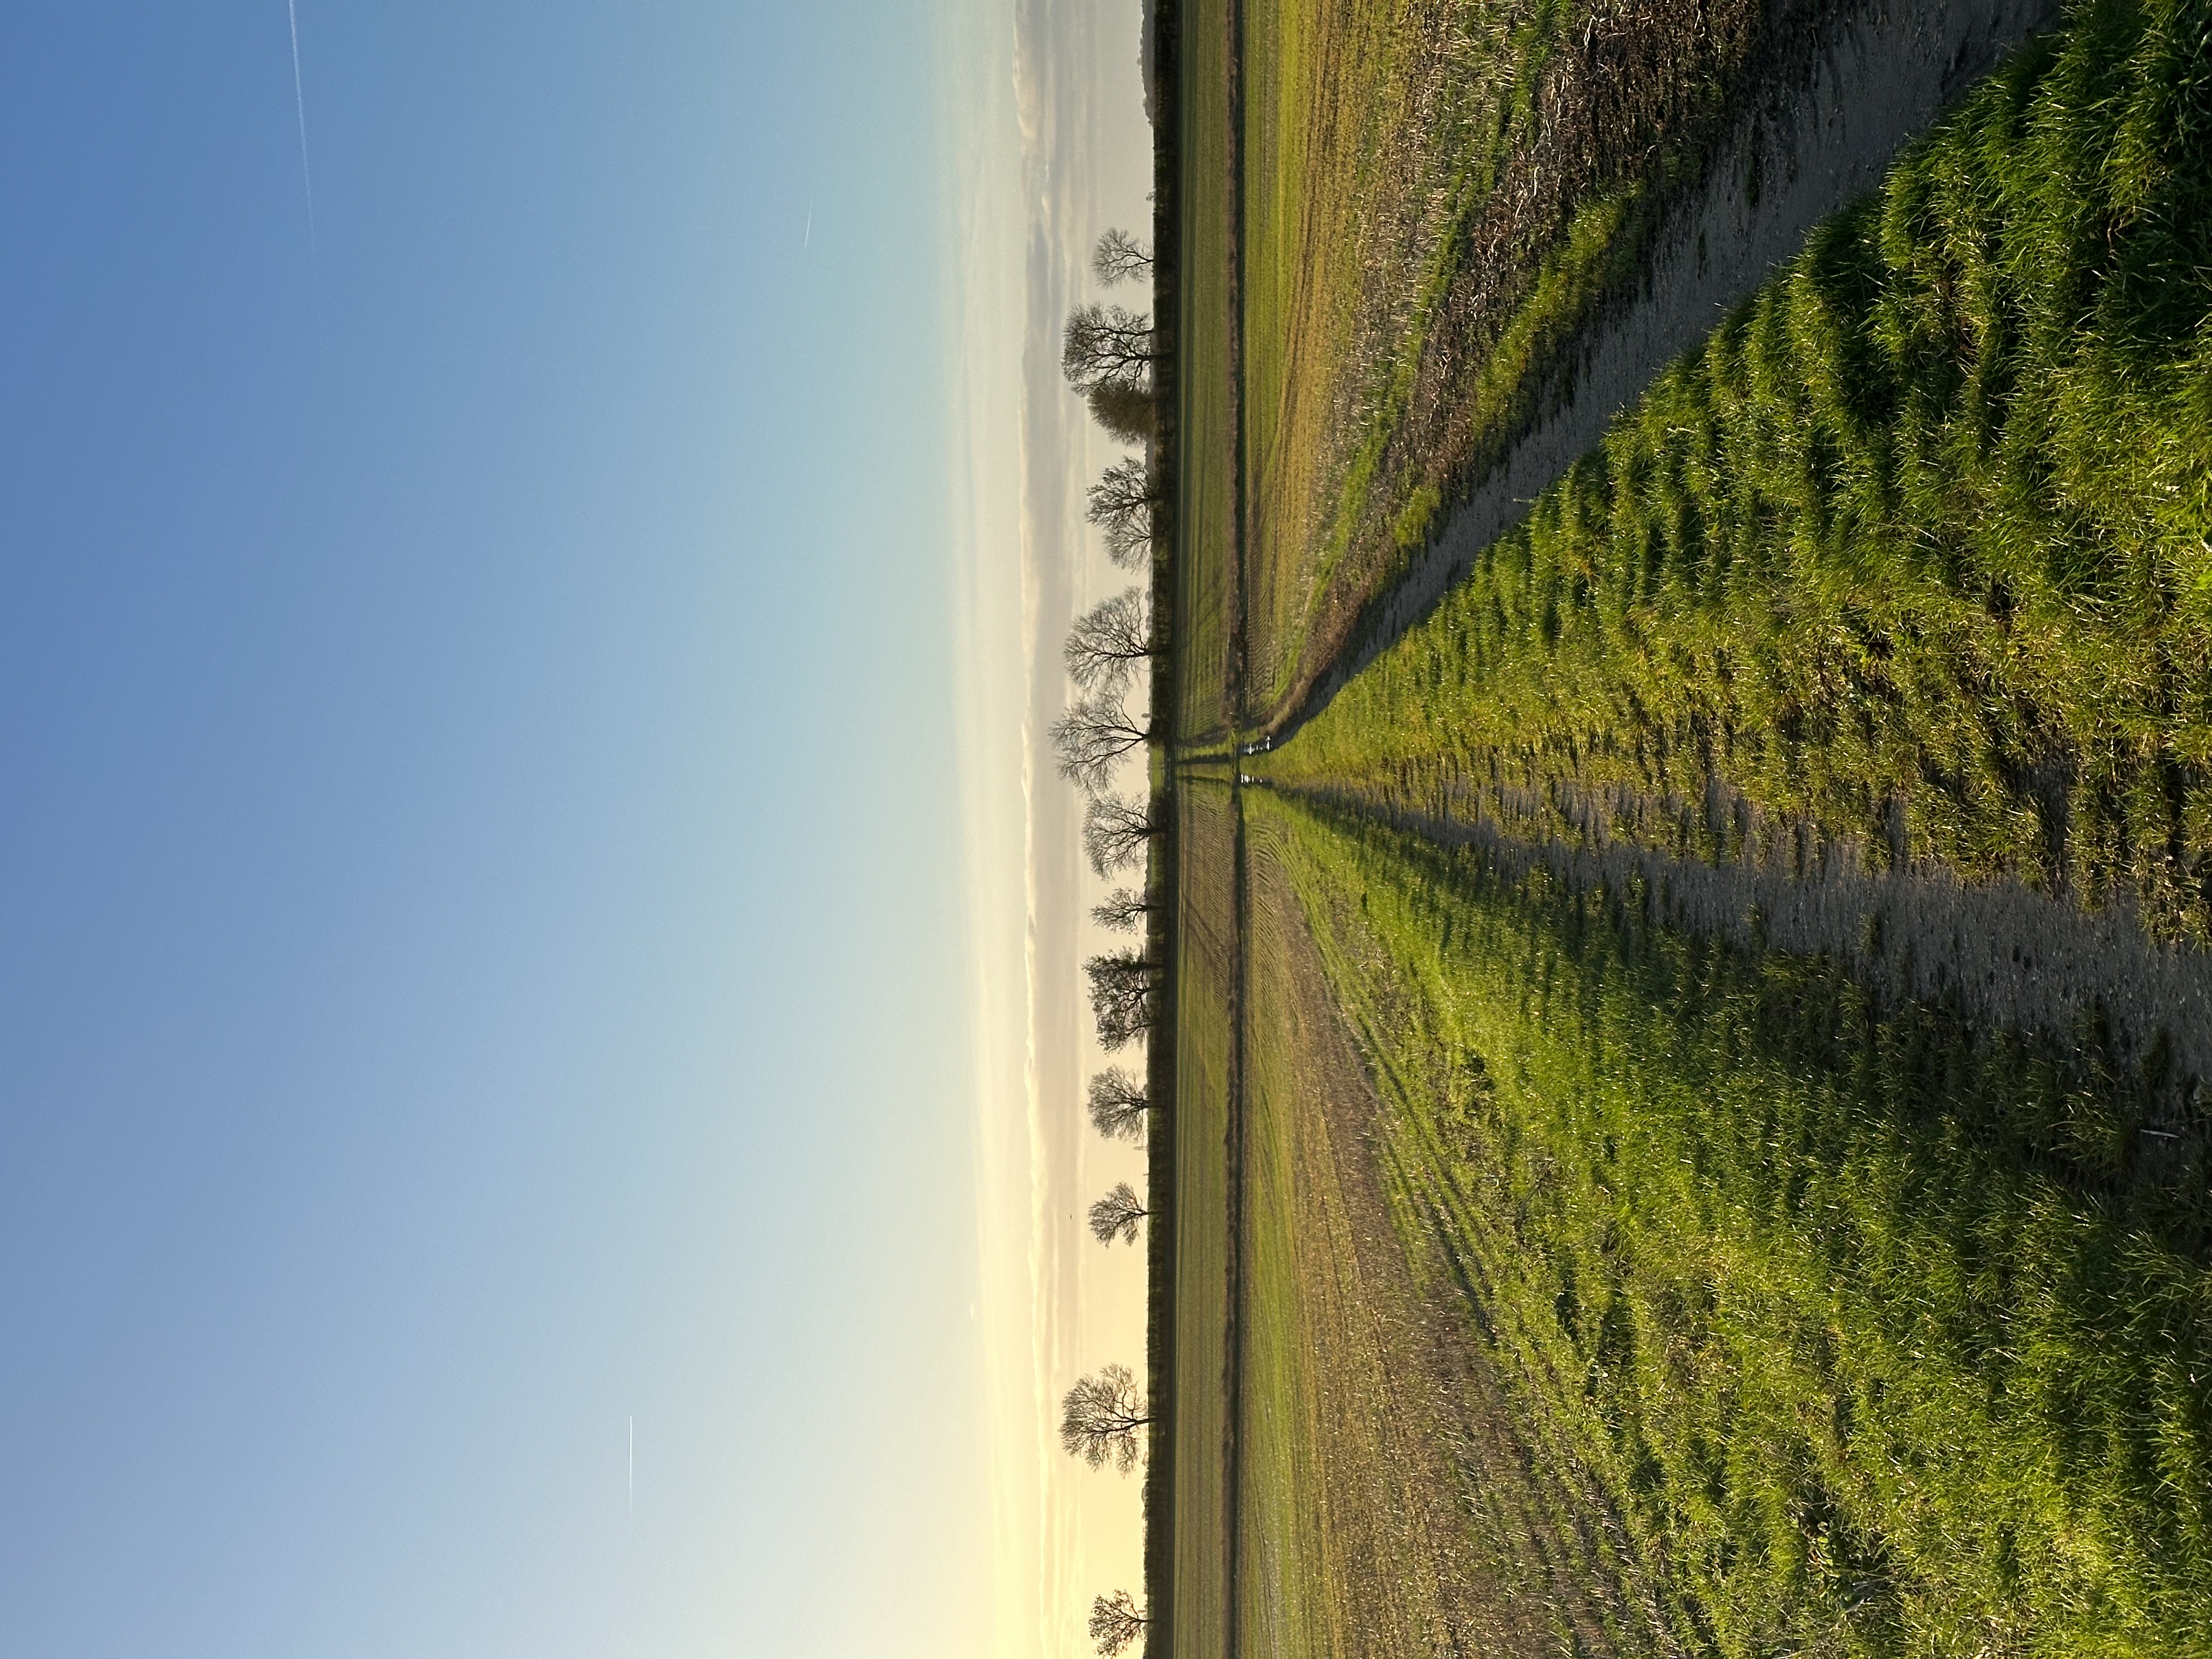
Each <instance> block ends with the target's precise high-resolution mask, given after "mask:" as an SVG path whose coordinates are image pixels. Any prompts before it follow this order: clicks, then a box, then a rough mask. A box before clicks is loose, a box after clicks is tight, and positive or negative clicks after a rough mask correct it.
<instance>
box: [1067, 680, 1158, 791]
mask: <svg viewBox="0 0 2212 1659" xmlns="http://www.w3.org/2000/svg"><path fill="white" fill-rule="evenodd" d="M1151 737H1152V727H1151V726H1138V725H1135V724H1133V722H1132V721H1131V720H1130V719H1129V714H1128V711H1127V709H1125V708H1122V707H1121V696H1119V694H1117V693H1109V692H1099V693H1097V694H1096V695H1094V696H1087V697H1078V698H1077V699H1076V700H1075V702H1074V704H1073V707H1071V708H1069V709H1068V711H1067V712H1066V714H1062V715H1061V716H1060V718H1059V719H1058V720H1054V722H1053V726H1052V746H1053V748H1054V750H1057V751H1058V753H1059V756H1060V776H1062V777H1063V778H1066V780H1067V781H1069V782H1070V783H1073V784H1075V785H1078V786H1079V787H1081V788H1083V789H1085V790H1088V791H1089V792H1090V793H1091V794H1094V795H1095V794H1097V793H1098V792H1099V791H1100V790H1102V789H1103V788H1104V787H1106V781H1107V779H1108V778H1109V777H1111V776H1112V775H1113V773H1114V766H1115V763H1116V762H1117V761H1119V760H1120V759H1121V757H1122V756H1124V755H1126V754H1127V753H1128V752H1129V751H1130V750H1132V749H1134V748H1137V747H1138V746H1139V745H1140V744H1144V743H1146V741H1148V740H1149V739H1150V738H1151Z"/></svg>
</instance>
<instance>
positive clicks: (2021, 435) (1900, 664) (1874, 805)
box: [1270, 3, 2212, 941]
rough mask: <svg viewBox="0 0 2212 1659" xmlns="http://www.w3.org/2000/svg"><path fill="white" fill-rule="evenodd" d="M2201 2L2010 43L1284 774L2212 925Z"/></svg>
mask: <svg viewBox="0 0 2212 1659" xmlns="http://www.w3.org/2000/svg"><path fill="white" fill-rule="evenodd" d="M2206 15H2207V14H2206V9H2205V7H2204V6H2203V4H2202V3H2190V4H2174V3H2168V4H2163V5H2154V6H2143V7H2135V6H2128V5H2118V4H2100V5H2094V6H2089V7H2086V8H2084V9H2082V11H2081V14H2080V15H2079V17H2078V20H2077V22H2076V26H2075V27H2074V28H2073V29H2072V30H2071V31H2070V32H2069V33H2066V34H2064V35H2063V36H2060V37H2057V39H2055V40H2045V41H2044V42H2042V43H2040V44H2039V46H2033V47H2031V48H2030V49H2028V50H2027V51H2025V52H2022V53H2021V54H2020V55H2019V56H2018V57H2017V58H2015V60H2014V61H2013V62H2012V63H2011V64H2009V65H2008V67H2007V68H2006V69H2005V70H2003V71H2002V72H2001V73H2000V74H1998V75H1997V76H1996V77H1994V79H1993V80H1992V81H1990V82H1987V83H1985V84H1984V86H1983V87H1982V88H1980V89H1979V90H1978V92H1977V93H1976V94H1974V95H1973V96H1972V98H1971V100H1969V101H1968V102H1967V103H1966V106H1964V107H1962V108H1961V109H1960V111H1958V112H1956V113H1955V114H1954V116H1953V117H1952V118H1949V119H1948V120H1947V121H1946V122H1944V123H1943V124H1942V126H1941V127H1940V128H1939V129H1938V130H1937V131H1936V132H1935V133H1934V134H1932V135H1931V136H1930V137H1929V138H1928V139H1927V140H1926V141H1925V142H1924V143H1922V144H1921V145H1920V146H1919V147H1918V149H1917V150H1916V151H1915V152H1914V153H1913V154H1912V155H1911V156H1910V158H1909V159H1908V160H1906V161H1905V162H1904V163H1903V164H1902V165H1900V166H1899V167H1898V168H1897V169H1896V170H1895V172H1894V173H1893V175H1892V177H1891V178H1890V179H1889V181H1888V183H1887V186H1886V188H1885V189H1884V191H1882V192H1881V194H1880V195H1879V196H1878V197H1875V198H1874V199H1871V200H1869V201H1867V202H1865V203H1863V204H1860V205H1858V206H1857V207H1855V208H1853V209H1851V210H1849V211H1848V212H1846V213H1844V214H1843V215H1841V216H1839V217H1838V218H1837V219H1836V220H1834V221H1833V222H1832V223H1830V224H1829V225H1828V226H1827V227H1826V228H1824V229H1823V230H1822V231H1821V233H1820V234H1819V235H1818V236H1817V237H1816V239H1815V240H1814V244H1813V246H1811V247H1810V248H1808V250H1807V252H1806V253H1805V254H1804V256H1803V257H1802V258H1801V259H1800V260H1799V261H1798V262H1797V263H1796V265H1795V266H1794V267H1792V268H1791V269H1790V270H1789V271H1788V272H1787V273H1786V274H1784V276H1780V277H1778V279H1777V280H1776V281H1775V282H1774V283H1771V285H1770V286H1769V287H1768V288H1767V289H1765V291H1764V292H1762V293H1761V294H1760V295H1759V296H1758V297H1757V299H1756V300H1755V301H1753V302H1752V303H1751V304H1749V305H1747V306H1746V307H1744V308H1743V309H1742V310H1741V311H1740V312H1739V313H1737V314H1736V315H1735V316H1734V317H1732V318H1731V319H1729V321H1728V323H1727V325H1725V326H1724V327H1723V328H1722V329H1721V330H1720V331H1718V332H1717V334H1715V335H1714V337H1713V338H1712V340H1711V343H1710V344H1709V345H1708V346H1707V347H1706V348H1705V349H1704V350H1703V351H1702V352H1701V353H1699V354H1698V355H1697V356H1694V357H1693V358H1692V359H1690V360H1689V361H1686V362H1683V363H1681V364H1680V365H1679V366H1678V367H1677V368H1675V369H1674V370H1673V371H1672V372H1671V373H1670V374H1668V376H1667V377H1666V379H1665V380H1664V381H1663V382H1662V384H1660V385H1659V386H1656V387H1655V388H1654V390H1653V391H1652V392H1651V393H1650V395H1649V396H1648V397H1647V398H1644V401H1643V402H1642V404H1640V405H1638V407H1636V408H1635V409H1633V410H1631V411H1629V412H1628V413H1627V414H1626V415H1625V416H1623V417H1622V418H1621V420H1620V422H1619V423H1618V424H1617V426H1616V428H1615V429H1614V431H1613V435H1611V437H1610V438H1609V439H1608V441H1607V443H1606V445H1605V447H1604V448H1603V449H1602V450H1601V452H1600V453H1596V454H1595V455H1593V456H1591V457H1590V458H1589V459H1588V460H1587V461H1585V462H1584V463H1583V464H1582V465H1580V466H1579V467H1577V470H1576V471H1574V472H1573V474H1572V475H1571V477H1568V478H1567V479H1565V481H1564V482H1563V483H1560V484H1559V486H1558V487H1557V488H1556V489H1553V490H1552V491H1551V492H1550V493H1548V494H1547V495H1545V496H1544V497H1543V499H1542V500H1541V501H1540V502H1539V503H1538V505H1537V507H1536V509H1535V511H1534V514H1533V515H1532V517H1531V519H1530V520H1528V524H1527V525H1526V526H1525V527H1523V528H1522V529H1521V530H1519V531H1516V532H1514V533H1511V534H1509V535H1507V536H1506V537H1504V538H1501V539H1500V540H1499V541H1498V543H1496V544H1494V545H1493V546H1492V548H1491V549H1490V550H1488V551H1487V552H1486V554H1485V555H1484V556H1482V558H1481V560H1480V564H1479V568H1477V569H1476V570H1475V572H1474V574H1473V575H1472V577H1471V578H1470V579H1469V580H1468V581H1466V582H1465V583H1464V584H1463V585H1462V586H1460V587H1459V588H1458V589H1457V590H1456V591H1455V592H1454V593H1453V594H1452V595H1451V596H1450V598H1449V600H1448V601H1447V603H1446V604H1445V605H1444V606H1443V608H1442V609H1441V610H1440V611H1438V612H1437V613H1436V614H1434V615H1433V616H1432V617H1431V618H1430V619H1429V620H1428V622H1427V623H1425V624H1424V625H1422V626H1421V627H1420V628H1419V629H1416V630H1415V631H1414V632H1413V634H1411V635H1408V636H1407V638H1406V639H1404V640H1402V641H1400V642H1399V644H1398V645H1397V646H1396V647H1394V648H1393V649H1392V650H1391V651H1390V652H1389V653H1388V654H1387V655H1386V656H1385V657H1384V658H1383V659H1380V660H1379V661H1378V662H1376V664H1375V665H1373V666H1372V667H1371V668H1370V670H1369V671H1366V672H1365V673H1364V674H1363V675H1362V676H1361V677H1360V678H1358V680H1357V681H1355V682H1354V683H1353V684H1352V685H1351V686H1350V687H1348V688H1347V689H1346V691H1345V692H1344V693H1343V694H1342V695H1340V696H1338V697H1336V698H1335V699H1334V700H1333V701H1332V702H1331V703H1330V704H1329V706H1328V708H1327V709H1326V710H1324V711H1323V712H1322V714H1321V715H1320V716H1319V718H1317V719H1316V720H1314V721H1313V722H1311V723H1310V725H1309V726H1307V727H1305V728H1304V730H1302V731H1300V732H1298V733H1297V736H1296V738H1294V739H1293V740H1292V741H1291V743H1290V744H1288V745H1287V746H1286V747H1285V750H1283V751H1282V752H1280V753H1279V754H1278V755H1276V756H1274V757H1272V758H1271V762H1270V769H1271V770H1272V772H1273V775H1276V776H1277V777H1279V778H1281V779H1284V780H1285V781H1309V782H1314V783H1326V784H1327V785H1328V786H1329V787H1338V788H1342V787H1356V788H1360V789H1363V790H1365V791H1367V792H1369V793H1373V794H1376V795H1378V796H1380V797H1383V798H1384V799H1389V800H1390V801H1392V802H1394V803H1395V804H1397V805H1419V806H1420V807H1421V808H1423V809H1424V810H1429V809H1432V808H1435V807H1437V806H1443V807H1445V808H1447V809H1449V810H1453V811H1459V812H1461V813H1462V814H1465V813H1468V811H1470V810H1471V811H1477V812H1481V813H1485V814H1488V815H1490V816H1492V817H1496V818H1497V819H1498V821H1499V822H1500V823H1503V824H1504V825H1506V826H1507V827H1508V828H1509V829H1510V831H1511V833H1514V834H1516V835H1520V836H1534V837H1540V838H1541V837H1543V836H1565V837H1569V838H1572V837H1573V836H1577V834H1579V833H1581V831H1582V829H1583V827H1585V826H1586V825H1587V823H1588V822H1589V817H1590V814H1591V807H1592V805H1593V804H1594V803H1596V804H1601V805H1602V806H1603V808H1604V811H1605V817H1606V818H1607V824H1606V833H1607V834H1608V835H1610V836H1615V837H1628V838H1632V839H1636V840H1639V841H1642V842H1644V843H1646V844H1649V845H1654V846H1659V847H1663V848H1670V849H1674V850H1678V851H1681V852H1685V853H1688V854H1694V855H1696V856H1701V857H1705V858H1711V859H1723V860H1724V859H1727V858H1729V857H1732V856H1735V854H1737V853H1738V852H1739V851H1740V850H1741V836H1742V834H1743V831H1744V829H1745V827H1746V823H1747V819H1746V818H1745V817H1744V815H1742V814H1740V813H1735V812H1729V813H1723V814H1718V815H1716V814H1715V813H1713V812H1712V811H1711V810H1710V806H1709V803H1710V802H1711V801H1712V800H1713V799H1715V798H1716V796H1718V798H1720V799H1735V798H1740V799H1741V800H1742V801H1743V802H1745V803H1747V805H1748V806H1749V807H1750V808H1751V809H1753V811H1754V812H1755V813H1756V814H1758V815H1759V816H1760V817H1763V818H1764V819H1765V821H1766V823H1767V829H1768V833H1769V834H1770V836H1775V835H1781V834H1785V833H1789V832H1790V831H1791V830H1793V829H1796V828H1797V827H1800V826H1802V827H1803V828H1805V829H1808V831H1809V832H1810V833H1811V834H1812V835H1813V836H1814V838H1815V839H1816V840H1818V841H1820V842H1831V843H1832V842H1854V843H1857V844H1859V845H1861V846H1863V847H1864V848H1867V849H1869V854H1870V855H1871V857H1872V858H1873V859H1874V860H1875V861H1876V862H1877V863H1880V862H1883V861H1913V862H1925V861H1929V860H1936V861H1941V862H1942V863H1944V864H1947V865H1948V866H1950V867H1951V868H1953V869H1954V870H1956V871H1958V872H1960V874H1962V875H1964V876H1966V877H1967V878H1992V877H2000V876H2002V877H2010V878H2016V879H2019V880H2021V881H2023V882H2026V883H2027V884H2030V885H2031V886H2035V887H2039V888H2041V889H2044V890H2050V891H2057V892H2063V893H2066V894H2069V895H2071V896H2075V897H2077V898H2079V899H2081V900H2084V901H2087V902H2108V901H2111V900H2114V899H2124V900H2126V901H2128V902H2130V903H2132V904H2134V905H2136V907H2138V908H2140V909H2141V911H2142V914H2143V915H2145V917H2146V918H2147V920H2148V921H2149V923H2150V925H2151V926H2152V927H2153V929H2154V931H2155V932H2156V933H2160V934H2162V935H2164V936H2166V937H2168V938H2182V939H2196V940H2200V941H2201V940H2203V939H2207V938H2208V937H2212V861H2208V854H2212V673H2209V672H2208V671H2212V542H2208V539H2207V538H2208V535H2212V331H2208V322H2207V319H2208V316H2212V76H2208V72H2207V69H2206V63H2205V52H2204V47H2203V30H2204V28H2205V27H2206V23H2205V18H2206Z"/></svg>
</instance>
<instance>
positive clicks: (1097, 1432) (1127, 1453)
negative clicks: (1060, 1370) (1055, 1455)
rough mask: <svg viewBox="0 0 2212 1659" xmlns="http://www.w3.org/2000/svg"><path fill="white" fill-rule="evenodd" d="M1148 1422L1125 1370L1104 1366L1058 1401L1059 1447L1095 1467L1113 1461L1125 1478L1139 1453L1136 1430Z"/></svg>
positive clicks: (1141, 1399)
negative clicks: (1062, 1399)
mask: <svg viewBox="0 0 2212 1659" xmlns="http://www.w3.org/2000/svg"><path fill="white" fill-rule="evenodd" d="M1151 1421H1152V1418H1151V1417H1150V1415H1148V1414H1147V1413H1146V1410H1145V1401H1144V1396H1143V1395H1140V1394H1139V1393H1138V1392H1137V1379H1136V1377H1135V1376H1133V1375H1132V1374H1131V1372H1130V1370H1129V1368H1128V1367H1127V1365H1105V1366H1102V1367H1101V1368H1100V1369H1099V1370H1098V1371H1097V1373H1096V1374H1095V1375H1093V1376H1086V1377H1085V1378H1084V1379H1083V1380H1082V1381H1081V1382H1079V1383H1077V1384H1076V1385H1075V1386H1074V1387H1073V1388H1072V1389H1069V1390H1068V1391H1067V1397H1066V1399H1065V1400H1064V1401H1061V1402H1060V1444H1061V1446H1062V1447H1064V1448H1065V1449H1066V1451H1067V1453H1068V1455H1070V1456H1073V1457H1079V1458H1081V1459H1082V1460H1083V1461H1084V1462H1085V1463H1088V1464H1089V1465H1090V1466H1091V1468H1094V1469H1097V1468H1104V1467H1105V1466H1106V1465H1107V1464H1109V1463H1111V1464H1112V1465H1113V1466H1114V1467H1115V1468H1116V1469H1118V1470H1120V1471H1121V1473H1122V1474H1127V1473H1128V1472H1129V1471H1130V1470H1131V1469H1133V1468H1135V1467H1136V1465H1137V1459H1138V1458H1139V1456H1140V1455H1142V1452H1143V1448H1142V1447H1141V1446H1140V1445H1139V1441H1138V1431H1139V1430H1141V1429H1142V1428H1143V1427H1144V1426H1145V1425H1146V1424H1147V1423H1149V1422H1151Z"/></svg>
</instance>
